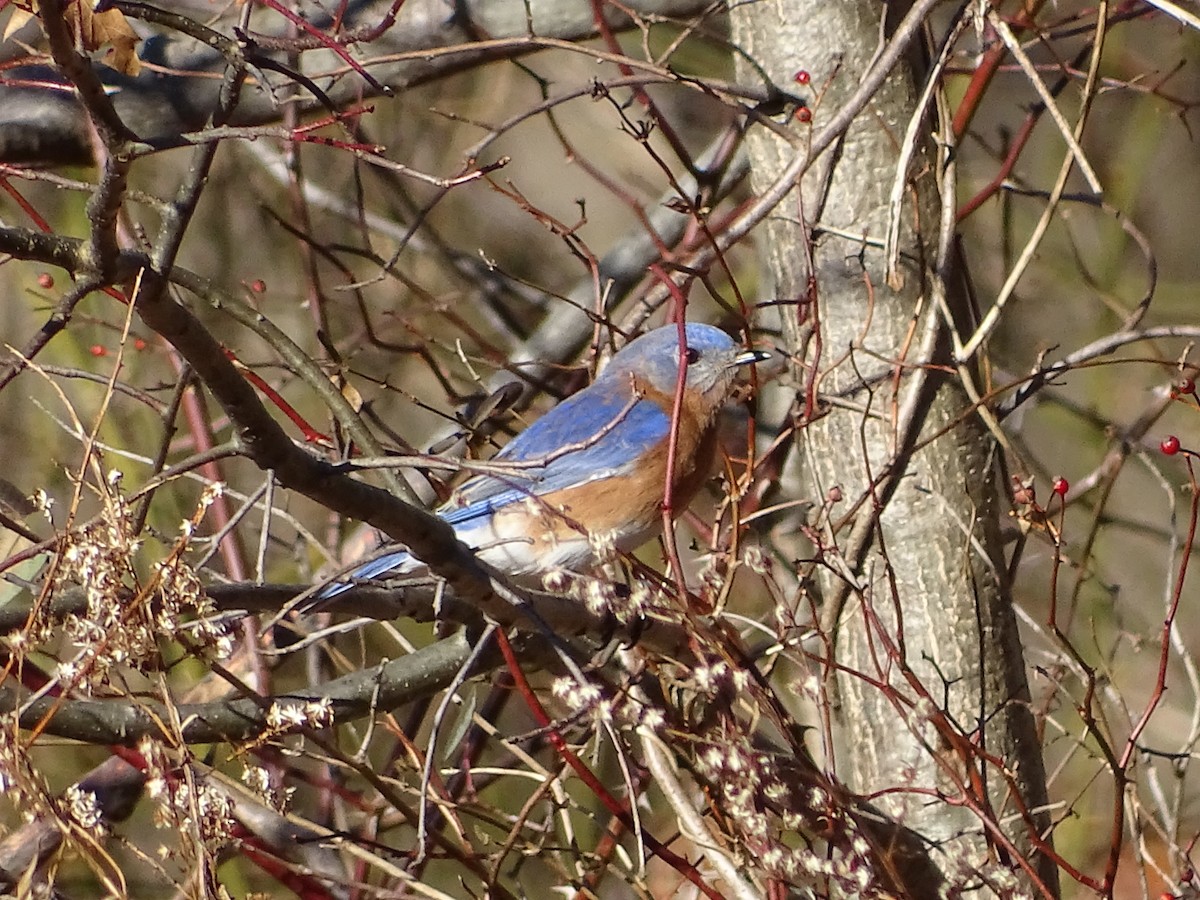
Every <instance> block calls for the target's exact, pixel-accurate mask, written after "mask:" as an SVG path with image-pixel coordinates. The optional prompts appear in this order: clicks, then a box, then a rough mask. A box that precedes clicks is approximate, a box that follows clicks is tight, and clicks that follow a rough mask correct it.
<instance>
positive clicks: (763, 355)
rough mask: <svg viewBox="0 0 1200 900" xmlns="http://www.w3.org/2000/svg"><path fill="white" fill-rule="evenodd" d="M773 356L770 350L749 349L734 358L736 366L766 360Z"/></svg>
mask: <svg viewBox="0 0 1200 900" xmlns="http://www.w3.org/2000/svg"><path fill="white" fill-rule="evenodd" d="M770 358H771V352H770V351H769V350H747V351H745V352H744V353H739V354H738V355H737V356H735V357H734V358H733V364H734V365H735V366H748V365H750V363H760V362H766V361H767V360H768V359H770Z"/></svg>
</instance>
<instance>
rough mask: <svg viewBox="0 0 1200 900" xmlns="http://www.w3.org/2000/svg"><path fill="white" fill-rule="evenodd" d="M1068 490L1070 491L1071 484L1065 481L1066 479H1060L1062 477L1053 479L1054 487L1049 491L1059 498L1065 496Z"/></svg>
mask: <svg viewBox="0 0 1200 900" xmlns="http://www.w3.org/2000/svg"><path fill="white" fill-rule="evenodd" d="M1070 489H1071V482H1069V481H1067V479H1065V478H1062V477H1059V478H1055V479H1054V487H1053V488H1051V490H1052V491H1054V493H1056V494H1058V496H1060V497H1065V496H1067V491H1069V490H1070Z"/></svg>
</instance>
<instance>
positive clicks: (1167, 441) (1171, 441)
mask: <svg viewBox="0 0 1200 900" xmlns="http://www.w3.org/2000/svg"><path fill="white" fill-rule="evenodd" d="M1158 449H1159V450H1161V451H1162V452H1163V453H1165V454H1166V455H1167V456H1174V455H1175V454H1176V453H1178V452H1179V438H1177V437H1175V435H1173V434H1169V435H1167V436H1166V437H1165V438H1163V439H1162V443H1161V444H1159V445H1158Z"/></svg>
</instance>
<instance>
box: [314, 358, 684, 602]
mask: <svg viewBox="0 0 1200 900" xmlns="http://www.w3.org/2000/svg"><path fill="white" fill-rule="evenodd" d="M670 430H671V416H670V413H669V412H667V411H666V410H664V409H663V408H662V407H661V406H659V405H658V404H657V403H655V402H654V401H652V400H645V399H641V400H636V401H634V397H633V394H632V392H631V391H630V390H629V389H628V386H627V385H626V383H625V382H624V380H623V379H615V378H614V379H608V380H606V379H604V378H601V379H600V380H598V381H596V382H595V383H594V384H592V385H591V386H590V387H588V388H586V389H585V390H582V391H580V392H579V393H577V394H574V395H572V396H571V397H568V398H567V399H566V400H564V401H563V402H562V403H560V404H558V405H557V406H555V407H554V408H553V409H551V410H550V411H549V412H547V413H546V414H545V415H544V416H542V417H541V418H540V419H538V420H537V421H536V422H534V423H533V424H532V425H530V426H529V427H528V428H526V429H525V430H524V431H523V432H521V433H520V434H519V435H518V436H517V437H515V438H513V439H512V440H511V441H510V442H509V443H508V444H507V445H506V446H505V447H504V449H502V450H501V451H500V452H499V453H497V454H496V456H495V457H494V458H493V462H495V463H497V464H503V463H527V464H528V466H527V467H521V466H516V467H513V468H512V469H511V470H509V471H497V473H496V474H490V473H489V474H480V475H476V476H475V477H474V478H470V479H468V480H467V481H465V482H464V483H463V484H462V485H461V486H460V487H459V488H458V490H457V491H455V494H454V496H453V497H452V498H451V500H450V501H449V502H448V503H447V504H446V505H444V506H442V507H441V508H440V509H438V511H437V513H438V515H439V516H441V517H442V518H443V519H445V520H446V522H448V523H449V524H450V525H452V526H454V529H455V531H457V532H459V533H460V535H461V534H462V533H463V532H465V531H468V530H470V529H472V528H473V527H474V526H477V525H480V524H485V520H486V519H487V518H488V517H490V516H491V515H492V514H493V513H494V512H495V511H496V510H499V509H501V508H503V507H505V506H508V505H509V504H511V503H518V502H520V501H522V500H524V499H525V498H527V497H530V496H539V495H546V494H552V493H555V492H556V491H560V490H565V489H566V488H570V487H574V486H576V485H579V484H584V483H586V482H588V481H595V480H598V479H602V478H612V477H614V476H617V475H621V474H622V473H624V472H627V471H628V470H629V469H631V468H632V467H633V466H636V465H637V464H638V462H639V460H640V459H641V457H642V456H643V455H644V454H645V453H646V452H647V451H649V450H651V449H652V448H654V447H655V446H658V445H659V444H660V443H661V442H663V441H665V440H666V439H667V436H668V435H669V434H670ZM413 562H414V561H413V558H412V556H410V555H409V554H408V553H407V552H406V551H404V550H397V551H395V552H394V553H387V554H385V555H383V556H381V557H379V558H378V559H373V560H371V561H370V562H367V563H364V564H363V565H361V566H359V567H358V568H357V569H354V570H352V571H351V572H350V573H349V575H348V576H347V578H348V579H349V580H348V581H337V582H334V583H333V584H330V585H329V586H328V587H326V588H325V589H324V590H323V591H321V592H320V593H319V594H318V595H317V600H318V602H319V601H321V600H328V599H330V598H332V597H336V596H337V595H338V594H340V593H341V592H342V591H344V590H346V589H347V588H349V587H350V584H351V582H353V581H358V580H366V579H371V578H379V577H380V576H383V575H386V574H388V573H390V572H396V571H403V570H404V569H405V568H406V567H408V566H409V565H411V564H413Z"/></svg>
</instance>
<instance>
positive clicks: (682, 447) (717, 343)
mask: <svg viewBox="0 0 1200 900" xmlns="http://www.w3.org/2000/svg"><path fill="white" fill-rule="evenodd" d="M683 336H684V340H683V341H681V340H680V332H679V328H678V326H676V325H664V326H662V327H661V328H656V329H654V330H653V331H650V332H648V333H647V334H645V335H643V336H641V337H639V338H638V339H636V340H634V341H632V342H630V343H629V344H628V345H626V346H625V347H624V348H622V349H621V351H620V352H618V353H617V354H616V355H614V356H613V358H612V360H611V361H610V362H609V364H608V366H607V367H606V368H605V369H604V371H603V372H602V373H601V374H600V376H599V377H598V378H597V379H596V380H595V381H594V382H592V384H591V385H590V386H588V387H587V388H584V389H583V390H581V391H579V392H578V393H576V394H574V395H572V396H571V397H568V398H567V399H566V400H564V401H563V402H561V403H559V404H558V405H557V406H555V407H554V408H553V409H551V410H550V411H549V412H547V413H546V414H545V415H544V416H542V417H541V418H540V419H538V420H537V421H536V422H534V423H533V424H532V425H530V426H529V428H527V429H525V431H523V432H522V433H521V434H519V435H518V436H517V437H515V438H514V439H513V440H512V441H510V442H509V443H508V444H507V445H506V446H505V447H504V448H503V449H502V450H501V451H500V452H499V453H497V454H496V455H495V457H493V459H492V462H491V464H490V465H489V471H488V472H486V473H480V474H477V475H475V476H473V477H471V478H469V479H468V480H466V481H464V482H463V483H462V485H460V486H459V487H458V489H457V490H456V491H455V492H454V493H453V494H452V495H451V497H450V499H449V500H447V501H446V503H444V504H443V505H442V506H441V507H439V508H438V509H437V514H438V515H439V516H441V518H443V519H444V520H445V521H446V522H448V523H449V524H450V525H452V526H453V527H454V531H455V534H456V535H457V537H458V539H459V540H460V541H462V542H463V543H465V544H466V545H467V546H468V547H471V548H472V549H473V550H474V551H475V552H476V555H477V556H478V557H479V558H480V559H481V560H483V561H484V562H486V563H488V564H489V565H491V566H493V567H494V568H496V569H498V570H499V571H501V572H505V573H507V574H509V575H513V576H528V575H542V574H545V573H547V572H549V571H552V570H556V569H565V570H568V571H580V570H582V569H586V568H588V567H589V566H592V565H594V564H595V563H596V561H597V559H596V556H597V549H596V548H597V547H598V546H602V545H604V544H606V543H607V544H610V545H611V546H614V547H615V548H616V549H617V550H619V551H622V552H628V551H632V550H635V549H637V548H638V547H639V546H641V545H642V544H643V543H645V542H646V541H647V540H649V539H650V538H651V537H653V536H654V535H655V534H657V533H658V532H659V531H660V529H661V527H662V508H663V500H664V497H665V496H666V485H667V475H668V455H669V451H670V443H671V419H672V411H673V410H674V408H675V397H676V392H677V388H678V385H679V378H680V362H679V360H680V354H681V353H682V354H683V355H684V378H685V380H684V382H683V395H682V401H683V402H682V405H681V408H680V410H679V416H678V426H677V429H676V431H677V436H676V446H675V453H674V457H673V460H672V471H671V472H670V475H671V479H672V487H671V502H672V509H673V511H674V512H675V513H676V514H679V513H681V512H682V511H683V510H684V509H685V508H686V507H687V505H688V503H689V502H690V501H691V499H692V498H693V497H694V496H695V494H696V492H697V491H698V490H699V488H700V486H701V485H702V484H703V482H704V480H705V479H706V478H707V477H708V474H709V472H710V470H711V468H712V464H713V459H714V456H715V454H716V449H717V435H716V427H715V426H716V419H717V413H718V412H719V411H720V409H721V407H722V406H723V405H724V403H725V401H726V400H727V399H728V397H729V392H730V388H731V386H732V385H733V380H734V375H735V374H736V372H737V369H738V367H739V366H743V365H746V364H748V363H752V362H759V361H762V360H763V359H766V358H767V357H768V354H766V353H763V352H761V351H755V350H750V351H747V350H744V349H743V348H741V347H739V346H738V345H737V344H735V343H734V341H733V340H732V339H731V338H730V337H729V335H727V334H726V333H725V332H723V331H721V330H720V329H718V328H714V327H713V326H711V325H703V324H699V323H695V322H692V323H688V324H687V325H686V327H685V328H684V330H683ZM419 566H420V563H419V561H418V560H416V559H415V558H414V557H412V556H410V555H409V554H408V552H407V551H405V550H401V549H397V550H394V551H391V552H387V553H384V555H382V556H380V557H378V558H376V559H373V560H371V561H370V562H367V563H365V564H363V565H361V566H359V567H358V568H356V569H354V570H352V571H351V572H350V573H349V575H348V576H346V579H347V580H344V581H337V582H334V583H333V584H330V585H329V586H328V587H326V588H325V590H324V591H323V592H322V593H321V594H320V595H318V598H317V599H318V601H320V600H326V599H329V598H331V597H334V596H336V595H337V594H340V593H341V592H342V591H344V590H346V589H347V588H348V587H349V586H350V583H351V582H353V581H358V580H366V579H374V578H380V577H382V576H387V575H403V574H405V573H408V572H411V571H413V570H415V569H417V568H419Z"/></svg>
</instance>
